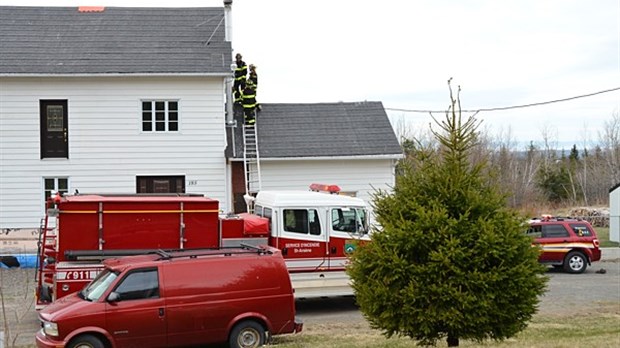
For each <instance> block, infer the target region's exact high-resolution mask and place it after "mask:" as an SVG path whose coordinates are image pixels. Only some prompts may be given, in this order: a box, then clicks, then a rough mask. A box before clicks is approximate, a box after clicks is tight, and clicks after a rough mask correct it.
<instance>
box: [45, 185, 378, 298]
mask: <svg viewBox="0 0 620 348" xmlns="http://www.w3.org/2000/svg"><path fill="white" fill-rule="evenodd" d="M311 189H313V190H314V191H318V190H323V189H325V190H327V191H331V193H337V192H338V191H339V189H338V188H337V186H335V185H316V184H314V185H312V186H311ZM314 191H261V192H259V193H258V195H257V196H256V197H255V199H254V204H253V206H254V213H253V214H248V213H243V214H227V215H222V214H220V211H219V202H218V201H217V200H214V199H210V198H207V197H204V196H203V195H197V194H178V195H135V194H134V195H118V194H116V195H113V194H77V195H65V196H62V197H60V196H58V195H55V196H53V197H52V198H50V200H49V202H48V209H47V214H46V216H45V221H44V224H43V227H42V228H41V234H40V242H39V245H40V247H39V253H38V256H39V260H38V266H39V267H38V273H37V280H38V287H37V308H43V307H44V306H45V305H47V304H49V303H51V302H53V301H54V300H56V299H58V298H61V297H63V296H66V295H68V294H70V293H73V292H76V291H78V290H80V289H81V288H82V287H84V285H86V284H87V283H88V282H90V281H91V280H92V279H93V278H94V277H95V276H96V275H97V274H98V273H99V271H100V270H101V269H102V268H103V266H102V264H101V262H102V260H104V259H106V258H112V257H121V256H126V255H136V254H144V253H150V252H157V251H158V250H165V251H175V250H187V249H205V248H221V247H238V246H240V245H244V244H246V245H253V246H257V245H270V246H274V247H276V248H278V249H280V250H282V254H283V256H284V258H285V261H286V263H287V267H288V269H289V272H290V274H291V281H292V283H293V287H294V288H295V294H296V296H297V297H313V296H334V295H344V294H350V293H351V288H350V287H349V284H348V277H347V276H346V274H345V272H344V268H345V264H346V260H347V254H348V253H349V252H351V251H352V250H353V248H354V247H355V241H356V240H369V236H368V229H369V228H368V226H369V225H368V221H369V217H368V210H367V208H366V205H365V202H364V201H363V200H362V199H359V198H354V197H349V196H344V195H339V194H329V193H323V192H314Z"/></svg>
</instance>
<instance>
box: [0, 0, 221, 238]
mask: <svg viewBox="0 0 620 348" xmlns="http://www.w3.org/2000/svg"><path fill="white" fill-rule="evenodd" d="M224 15H225V13H224V8H191V9H190V8H185V9H172V8H166V9H163V8H160V9H158V8H148V9H147V8H86V9H84V8H82V9H78V8H69V7H51V8H44V7H0V47H2V51H1V53H0V228H2V229H7V228H33V227H38V226H39V220H40V219H41V217H42V215H43V211H44V210H43V209H44V199H45V197H46V196H49V193H50V192H51V191H52V190H58V191H61V192H71V193H72V192H74V190H76V189H77V190H79V191H80V192H101V193H117V192H119V193H136V192H185V191H188V192H201V193H205V194H207V195H208V196H210V197H213V198H215V199H218V200H220V201H222V202H223V203H224V206H225V205H226V204H227V201H226V199H227V190H228V188H227V185H226V158H225V156H224V149H225V147H226V137H225V127H224V124H225V110H224V106H225V97H224V93H223V90H224V83H225V78H227V77H228V76H230V62H231V57H232V49H231V45H230V42H227V41H225V33H224V26H223V25H218V23H220V22H221V20H222V18H223V17H224ZM207 40H210V42H209V44H207Z"/></svg>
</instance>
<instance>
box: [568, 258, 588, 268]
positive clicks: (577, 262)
mask: <svg viewBox="0 0 620 348" xmlns="http://www.w3.org/2000/svg"><path fill="white" fill-rule="evenodd" d="M583 265H584V261H583V258H581V257H580V256H577V255H575V256H573V257H571V258H570V260H568V266H569V267H570V269H572V270H573V271H579V270H581V269H582V268H583Z"/></svg>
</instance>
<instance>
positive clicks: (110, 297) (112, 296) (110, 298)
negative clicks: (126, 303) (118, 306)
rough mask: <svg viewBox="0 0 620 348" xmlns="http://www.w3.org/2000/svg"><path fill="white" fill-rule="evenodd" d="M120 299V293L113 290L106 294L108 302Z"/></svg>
mask: <svg viewBox="0 0 620 348" xmlns="http://www.w3.org/2000/svg"><path fill="white" fill-rule="evenodd" d="M120 300H121V295H119V294H118V292H116V291H113V292H111V293H110V295H108V299H107V301H108V302H119V301H120Z"/></svg>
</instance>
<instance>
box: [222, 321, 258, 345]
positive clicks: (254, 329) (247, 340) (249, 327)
mask: <svg viewBox="0 0 620 348" xmlns="http://www.w3.org/2000/svg"><path fill="white" fill-rule="evenodd" d="M264 344H265V328H263V326H262V325H261V324H259V323H257V322H255V321H253V320H246V321H242V322H240V323H239V324H237V325H235V327H234V328H233V329H232V331H231V332H230V338H229V339H228V345H229V346H230V348H256V347H261V346H263V345H264Z"/></svg>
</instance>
